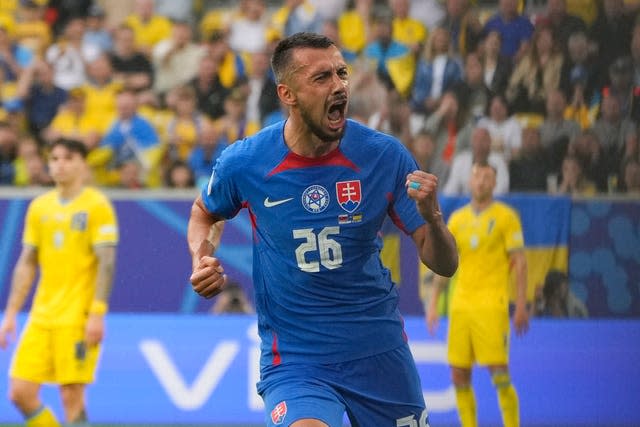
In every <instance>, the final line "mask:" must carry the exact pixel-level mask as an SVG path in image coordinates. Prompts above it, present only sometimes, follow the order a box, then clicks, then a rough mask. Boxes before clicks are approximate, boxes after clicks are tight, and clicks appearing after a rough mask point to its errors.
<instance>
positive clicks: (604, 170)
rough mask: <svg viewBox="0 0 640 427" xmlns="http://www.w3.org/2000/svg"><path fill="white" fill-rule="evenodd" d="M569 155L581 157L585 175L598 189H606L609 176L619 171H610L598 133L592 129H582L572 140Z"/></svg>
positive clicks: (568, 150)
mask: <svg viewBox="0 0 640 427" xmlns="http://www.w3.org/2000/svg"><path fill="white" fill-rule="evenodd" d="M567 155H570V156H574V157H577V158H578V159H580V163H581V166H582V168H583V173H584V175H585V176H586V177H587V179H588V180H589V181H591V182H593V183H594V184H595V185H596V188H597V189H598V191H605V190H606V189H607V185H608V184H607V181H608V176H609V175H611V174H612V173H617V172H610V171H609V164H608V162H609V161H608V159H607V156H606V153H605V151H604V149H603V148H602V145H601V144H600V142H599V141H598V135H596V133H595V132H594V131H593V130H592V129H587V130H584V131H582V132H581V133H580V134H578V135H577V136H576V137H575V138H574V139H573V140H572V141H571V143H570V144H569V148H568V149H567ZM563 159H564V157H563ZM561 165H562V163H561ZM561 169H562V166H561V167H560V170H561Z"/></svg>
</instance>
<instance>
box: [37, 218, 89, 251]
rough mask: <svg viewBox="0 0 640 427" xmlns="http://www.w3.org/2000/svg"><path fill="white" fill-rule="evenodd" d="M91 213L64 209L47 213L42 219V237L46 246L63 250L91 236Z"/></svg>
mask: <svg viewBox="0 0 640 427" xmlns="http://www.w3.org/2000/svg"><path fill="white" fill-rule="evenodd" d="M88 229H89V213H88V211H86V210H72V209H63V210H61V211H58V212H45V213H43V214H42V216H41V218H40V231H41V237H42V239H44V243H45V244H49V245H51V246H52V247H54V248H62V247H64V246H66V245H68V244H69V243H70V242H73V243H77V242H79V241H83V240H85V239H87V238H88V236H89V231H88Z"/></svg>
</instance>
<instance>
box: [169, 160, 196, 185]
mask: <svg viewBox="0 0 640 427" xmlns="http://www.w3.org/2000/svg"><path fill="white" fill-rule="evenodd" d="M164 185H165V187H169V188H193V186H194V185H195V181H194V178H193V171H192V170H191V168H190V167H189V165H188V164H187V163H185V162H184V161H182V160H175V161H173V162H172V163H171V164H169V167H168V168H167V171H166V173H165V178H164Z"/></svg>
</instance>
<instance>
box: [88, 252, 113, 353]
mask: <svg viewBox="0 0 640 427" xmlns="http://www.w3.org/2000/svg"><path fill="white" fill-rule="evenodd" d="M94 251H95V254H96V257H97V258H98V273H97V275H96V290H95V294H94V295H93V301H92V303H91V306H90V307H89V317H88V318H87V326H86V331H85V339H86V342H87V344H88V345H95V344H97V343H99V342H100V341H102V339H103V338H104V315H105V314H106V312H107V307H108V302H109V296H110V295H111V289H112V287H113V273H114V271H115V264H116V247H115V245H108V246H97V247H96V248H95V249H94Z"/></svg>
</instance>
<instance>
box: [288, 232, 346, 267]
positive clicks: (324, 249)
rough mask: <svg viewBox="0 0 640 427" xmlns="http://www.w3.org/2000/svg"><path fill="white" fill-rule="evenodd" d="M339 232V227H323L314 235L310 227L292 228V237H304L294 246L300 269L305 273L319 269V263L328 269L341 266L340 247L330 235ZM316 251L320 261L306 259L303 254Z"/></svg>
mask: <svg viewBox="0 0 640 427" xmlns="http://www.w3.org/2000/svg"><path fill="white" fill-rule="evenodd" d="M337 234H340V227H325V228H323V229H322V230H321V231H320V232H319V233H318V234H317V236H316V233H315V232H314V231H313V229H312V228H300V229H298V230H293V238H294V239H305V242H304V243H301V244H300V245H299V246H298V247H297V248H296V261H297V262H298V267H300V270H302V271H306V272H307V273H317V272H319V271H320V264H322V266H323V267H324V268H326V269H328V270H333V269H336V268H339V267H342V247H340V243H338V242H336V241H335V240H333V239H332V238H330V236H335V235H337ZM308 252H318V253H319V255H320V257H319V258H320V261H307V260H306V259H305V254H306V253H308Z"/></svg>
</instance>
